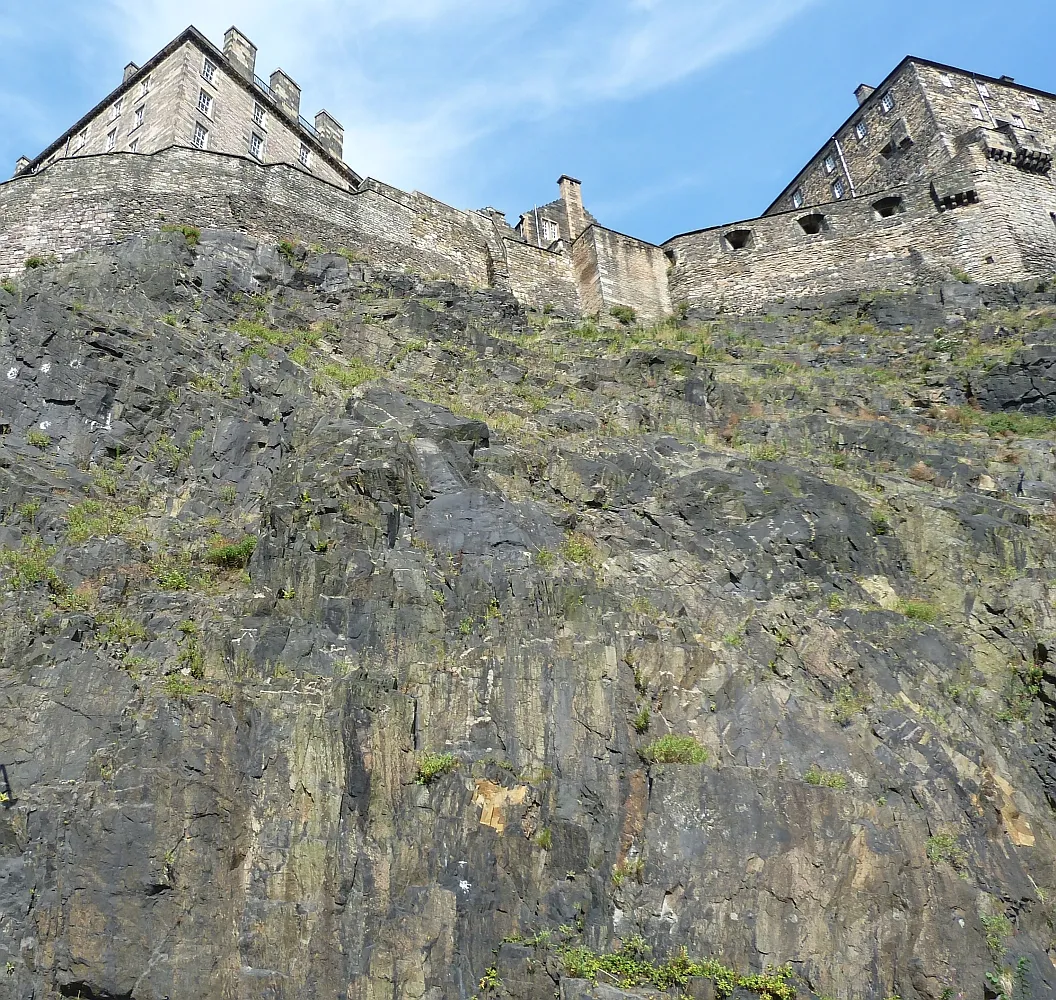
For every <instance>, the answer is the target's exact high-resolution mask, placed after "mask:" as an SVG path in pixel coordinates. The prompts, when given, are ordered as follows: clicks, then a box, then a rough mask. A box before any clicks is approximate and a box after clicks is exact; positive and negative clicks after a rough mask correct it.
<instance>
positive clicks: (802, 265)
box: [664, 174, 1056, 311]
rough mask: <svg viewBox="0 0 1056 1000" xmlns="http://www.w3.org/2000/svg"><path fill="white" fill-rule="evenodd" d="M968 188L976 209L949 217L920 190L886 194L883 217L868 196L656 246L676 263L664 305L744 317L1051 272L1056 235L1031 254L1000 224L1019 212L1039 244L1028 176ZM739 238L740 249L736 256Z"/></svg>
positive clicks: (981, 180)
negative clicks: (812, 299) (853, 296)
mask: <svg viewBox="0 0 1056 1000" xmlns="http://www.w3.org/2000/svg"><path fill="white" fill-rule="evenodd" d="M971 183H972V186H973V187H974V188H975V189H976V190H977V195H978V198H979V201H978V202H976V203H974V204H964V205H962V206H960V207H956V208H953V209H950V210H947V211H940V209H939V207H938V206H937V204H936V202H935V200H934V198H933V196H932V189H931V185H930V184H926V183H922V184H915V185H909V186H906V187H902V188H898V189H896V190H894V191H891V192H888V193H887V194H886V195H885V196H884V197H885V198H897V199H899V205H898V209H897V211H896V213H895V214H894V215H891V216H890V217H888V218H883V217H881V215H880V211H879V210H878V208H877V207H876V206H877V205H880V204H881V199H880V198H879V197H878V196H877V195H875V194H874V195H870V196H868V197H862V198H856V199H845V200H843V201H840V202H834V203H830V204H827V205H822V206H818V207H816V208H813V209H800V210H799V211H795V212H784V213H781V214H778V215H769V216H764V217H762V218H758V219H751V220H748V221H746V222H741V223H734V224H732V225H726V226H721V227H715V228H711V229H704V230H700V231H698V232H695V233H687V234H685V235H682V236H676V237H675V238H674V239H671V240H669V241H668V242H667V243H665V244H664V249H665V250H666V251H667V252H668V255H669V256H670V257H673V261H674V266H673V268H672V270H671V274H670V289H671V292H670V294H671V300H672V301H673V302H680V301H685V302H688V303H690V304H691V305H707V306H709V307H712V308H715V307H724V308H727V309H731V310H735V311H743V310H748V309H752V308H756V307H758V306H761V305H763V304H764V303H766V302H768V301H773V300H775V299H778V298H801V297H805V296H813V295H820V294H825V293H828V292H833V291H838V290H852V289H870V288H903V287H910V286H913V285H920V284H922V283H929V282H933V281H942V280H945V279H947V278H948V277H949V276H950V273H951V271H952V270H953V269H954V268H959V269H962V270H965V271H967V272H968V273H969V274H971V276H972V277H973V278H974V279H976V280H978V281H981V282H990V283H993V282H1001V281H1008V280H1016V279H1019V278H1022V277H1024V276H1026V275H1030V274H1036V273H1044V272H1045V271H1046V270H1050V271H1051V265H1045V264H1041V265H1039V263H1038V262H1039V261H1044V260H1051V255H1052V254H1053V253H1056V227H1053V229H1052V233H1051V234H1045V236H1046V240H1047V244H1046V246H1047V247H1048V249H1047V250H1039V249H1038V247H1037V246H1034V245H1031V241H1030V240H1024V239H1023V238H1022V237H1021V236H1017V235H1016V233H1015V231H1014V227H1013V226H1012V225H1010V221H1009V217H1008V213H1009V212H1010V211H1012V210H1013V206H1018V207H1016V208H1015V210H1016V211H1018V212H1019V213H1020V214H1021V215H1023V216H1024V220H1020V221H1017V227H1018V228H1020V229H1021V230H1022V229H1023V228H1024V226H1025V219H1026V217H1027V216H1029V217H1030V219H1031V222H1032V228H1031V229H1030V230H1027V231H1032V232H1034V233H1036V234H1037V236H1038V238H1039V239H1040V238H1041V235H1042V234H1041V232H1040V229H1039V227H1038V224H1037V223H1038V219H1040V218H1041V216H1043V215H1044V216H1045V218H1046V219H1048V215H1047V212H1045V211H1042V210H1041V207H1040V205H1038V204H1036V203H1035V204H1031V198H1032V193H1031V191H1029V190H1027V188H1029V186H1030V184H1032V183H1034V181H1033V180H1032V179H1031V178H1030V177H1029V175H1020V176H1019V177H1017V178H1011V177H1009V178H1000V179H999V180H997V181H994V180H992V179H991V177H990V176H989V175H986V174H984V175H980V176H978V177H975V178H972V179H971ZM1024 185H1026V186H1027V187H1024ZM1013 195H1014V196H1015V197H1013ZM881 207H883V206H881ZM812 215H814V216H821V217H822V220H821V221H820V231H819V232H816V233H813V234H812V233H808V232H806V231H805V230H804V228H803V226H802V225H801V224H800V220H801V219H807V218H808V217H809V216H812ZM1034 216H1038V219H1034ZM1049 221H1050V223H1051V220H1049ZM815 225H819V223H818V222H817V220H815ZM746 234H747V235H746ZM741 240H746V245H745V246H743V248H740V249H737V248H735V247H736V244H737V243H738V242H739V241H741ZM1028 250H1029V253H1030V255H1031V258H1030V259H1028V258H1027V256H1026V254H1027V253H1028Z"/></svg>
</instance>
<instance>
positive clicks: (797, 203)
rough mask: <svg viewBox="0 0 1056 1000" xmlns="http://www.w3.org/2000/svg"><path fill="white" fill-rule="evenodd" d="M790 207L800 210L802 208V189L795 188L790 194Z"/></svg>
mask: <svg viewBox="0 0 1056 1000" xmlns="http://www.w3.org/2000/svg"><path fill="white" fill-rule="evenodd" d="M792 207H793V208H802V207H803V189H802V188H796V190H795V191H793V192H792Z"/></svg>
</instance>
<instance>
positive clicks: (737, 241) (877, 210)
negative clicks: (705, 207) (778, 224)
mask: <svg viewBox="0 0 1056 1000" xmlns="http://www.w3.org/2000/svg"><path fill="white" fill-rule="evenodd" d="M872 207H873V218H874V219H876V220H880V219H891V218H894V217H895V216H898V215H902V214H903V213H904V212H905V210H906V209H905V204H904V203H903V201H902V199H901V198H899V197H898V196H897V195H895V196H890V197H886V198H881V199H880V200H879V201H874V202H873V206H872ZM796 222H797V224H798V225H799V228H800V229H802V230H803V232H804V233H806V234H807V235H808V236H817V235H819V234H821V233H827V232H829V228H830V227H829V220H828V219H827V218H826V217H825V216H824V215H822V214H821V213H820V212H814V213H813V214H811V215H804V216H803V217H802V218H801V219H797V220H796ZM722 240H723V242H724V243H725V245H726V249H727V250H750V249H751V248H752V247H753V246H754V245H755V233H754V231H753V230H751V229H731V230H729V231H728V232H725V233H723V234H722Z"/></svg>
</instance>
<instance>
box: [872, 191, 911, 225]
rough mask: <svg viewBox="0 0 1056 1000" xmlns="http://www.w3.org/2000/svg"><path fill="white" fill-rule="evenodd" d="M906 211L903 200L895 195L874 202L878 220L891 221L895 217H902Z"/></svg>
mask: <svg viewBox="0 0 1056 1000" xmlns="http://www.w3.org/2000/svg"><path fill="white" fill-rule="evenodd" d="M905 210H906V209H905V206H904V205H903V204H902V199H901V198H899V197H897V196H894V195H892V196H891V197H889V198H881V199H880V200H879V201H874V202H873V211H874V212H876V217H877V218H878V219H890V218H892V217H893V216H896V215H901V214H902V213H903V212H905Z"/></svg>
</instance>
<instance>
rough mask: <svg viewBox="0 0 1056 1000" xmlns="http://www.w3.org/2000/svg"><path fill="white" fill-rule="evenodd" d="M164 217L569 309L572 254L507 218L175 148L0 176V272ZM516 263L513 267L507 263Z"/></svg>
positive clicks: (573, 301) (572, 304)
mask: <svg viewBox="0 0 1056 1000" xmlns="http://www.w3.org/2000/svg"><path fill="white" fill-rule="evenodd" d="M166 223H181V224H188V225H195V226H199V227H203V228H223V229H236V230H240V231H243V232H246V233H248V234H250V235H252V236H254V237H256V238H258V239H270V240H274V241H275V242H279V241H281V240H300V241H302V242H305V243H318V244H322V245H324V246H327V247H329V248H336V247H349V248H352V249H355V250H357V251H360V252H362V253H364V254H365V255H366V256H367V257H368V258H369V259H370V261H371V263H372V264H374V265H375V266H376V267H379V268H386V269H391V270H408V269H409V270H414V271H417V272H419V273H421V274H424V275H430V274H442V275H445V276H450V277H452V278H456V279H457V280H459V281H461V282H464V283H466V284H470V285H480V286H490V285H495V286H497V287H510V288H512V290H513V291H515V292H518V293H519V294H521V295H522V296H523V300H524V301H525V302H527V304H529V305H539V306H542V305H543V304H545V303H548V302H550V303H554V304H555V305H560V306H561V307H562V308H566V309H569V310H570V311H574V310H575V309H577V308H578V303H579V295H578V290H577V288H576V285H575V281H574V276H573V274H572V267H571V261H569V260H568V259H567V258H565V259H564V264H563V265H562V264H559V263H555V261H554V260H552V258H553V257H554V256H555V255H554V254H550V253H548V252H547V251H545V250H541V249H539V248H536V247H527V246H523V245H517V249H516V251H515V252H514V253H513V254H512V258H513V262H514V263H513V267H512V268H511V266H510V264H509V263H508V261H507V255H508V253H509V248H510V247H511V241H510V240H509V239H508V236H509V235H510V234H512V230H510V229H509V227H508V226H506V225H505V223H501V224H500V223H499V222H498V221H497V220H496V219H495V218H494V217H492V216H490V215H485V214H483V213H481V212H465V211H461V210H459V209H455V208H452V207H450V206H448V205H444V204H443V203H442V202H438V201H435V200H434V199H432V198H428V197H427V196H424V195H419V194H417V193H413V194H408V193H406V192H401V191H397V190H396V189H395V188H388V187H387V186H386V185H382V184H380V183H378V182H368V183H366V184H365V185H364V187H363V189H362V190H360V191H356V192H349V191H346V190H344V189H342V188H339V187H336V186H334V185H331V184H328V183H326V182H325V181H321V180H319V179H317V178H314V177H311V176H308V175H306V174H305V173H303V172H302V171H300V170H297V169H295V168H293V167H291V166H288V165H286V164H269V165H262V164H258V163H254V162H252V161H250V160H248V159H245V158H243V157H239V156H231V155H226V154H221V153H209V152H203V151H200V150H193V149H186V148H182V147H171V148H169V149H165V150H162V151H160V152H158V153H153V154H150V155H137V154H107V155H103V156H91V157H81V158H78V159H72V160H59V161H57V162H55V163H53V164H51V165H50V166H49V167H47V168H46V169H44V170H42V171H40V172H39V173H36V174H32V175H28V176H22V177H16V178H15V179H14V180H11V181H8V182H6V183H5V184H2V185H0V231H2V232H3V240H2V241H0V275H13V274H17V273H19V272H21V270H22V269H23V267H24V265H25V261H26V259H27V258H28V257H31V256H33V255H37V254H40V255H44V254H56V255H57V256H59V257H60V258H65V257H68V256H70V255H72V254H74V253H77V252H79V251H82V250H87V249H91V248H94V247H99V246H102V245H105V244H107V243H111V242H114V241H116V240H120V239H123V238H125V237H128V236H131V235H134V234H137V233H143V232H150V231H151V230H157V229H159V228H160V227H161V226H162V225H164V224H166ZM511 272H512V273H511Z"/></svg>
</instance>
